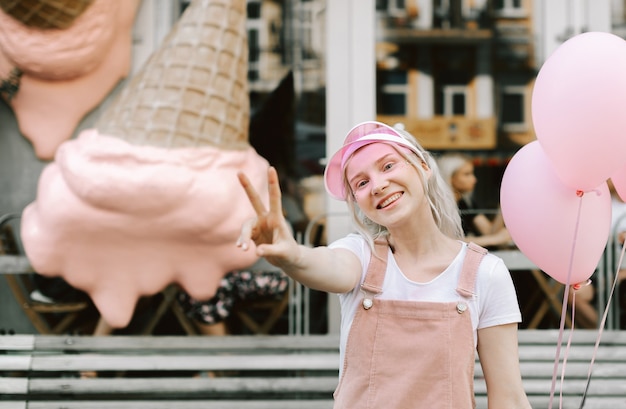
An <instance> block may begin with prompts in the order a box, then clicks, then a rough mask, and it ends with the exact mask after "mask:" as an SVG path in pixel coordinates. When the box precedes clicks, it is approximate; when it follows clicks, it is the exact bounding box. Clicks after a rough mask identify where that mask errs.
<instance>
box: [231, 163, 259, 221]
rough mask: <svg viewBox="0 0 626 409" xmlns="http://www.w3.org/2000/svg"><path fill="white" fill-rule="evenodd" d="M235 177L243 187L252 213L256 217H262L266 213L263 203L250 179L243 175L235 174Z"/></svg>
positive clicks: (241, 173) (240, 173)
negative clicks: (254, 213)
mask: <svg viewBox="0 0 626 409" xmlns="http://www.w3.org/2000/svg"><path fill="white" fill-rule="evenodd" d="M237 177H238V178H239V183H240V184H241V186H243V189H244V190H245V191H246V195H247V196H248V200H250V203H251V204H252V207H253V208H254V211H255V212H256V214H257V215H259V216H260V215H262V214H264V213H265V212H266V210H265V205H263V201H262V200H261V197H260V196H259V194H258V193H257V191H256V190H255V189H254V186H252V183H250V179H248V177H247V176H246V175H245V174H244V173H243V172H237Z"/></svg>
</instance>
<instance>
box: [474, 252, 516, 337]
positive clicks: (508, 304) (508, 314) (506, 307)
mask: <svg viewBox="0 0 626 409" xmlns="http://www.w3.org/2000/svg"><path fill="white" fill-rule="evenodd" d="M481 269H483V270H482V271H481V274H480V275H479V281H478V285H479V290H480V291H479V305H480V314H479V319H478V329H481V328H487V327H493V326H496V325H503V324H511V323H515V322H521V321H522V314H521V312H520V308H519V302H518V298H517V293H516V291H515V286H514V284H513V279H512V278H511V273H510V272H509V269H508V268H507V267H506V266H505V265H504V262H503V261H502V259H500V258H498V257H495V256H493V255H487V256H486V259H485V260H483V263H481Z"/></svg>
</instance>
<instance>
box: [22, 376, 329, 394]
mask: <svg viewBox="0 0 626 409" xmlns="http://www.w3.org/2000/svg"><path fill="white" fill-rule="evenodd" d="M336 386H337V377H336V376H315V377H310V378H306V379H303V378H297V377H285V378H280V377H266V378H264V377H241V378H237V377H226V378H190V377H186V378H92V379H80V378H58V379H56V378H55V379H45V378H44V379H32V380H31V381H30V384H29V393H30V394H32V395H33V396H36V395H47V394H60V395H68V394H69V395H74V394H81V395H85V394H97V395H102V396H104V395H113V396H120V395H124V396H132V395H146V394H154V393H155V391H158V393H159V394H160V395H168V396H175V395H183V396H187V397H191V396H190V394H193V396H194V397H198V396H199V395H201V396H205V397H207V396H211V397H218V396H226V395H231V396H232V395H234V394H241V395H243V396H246V397H250V396H253V395H255V394H256V395H258V394H281V395H284V394H289V393H302V394H307V395H310V394H320V395H326V396H327V397H328V398H330V397H331V396H332V392H333V391H334V390H335V388H336Z"/></svg>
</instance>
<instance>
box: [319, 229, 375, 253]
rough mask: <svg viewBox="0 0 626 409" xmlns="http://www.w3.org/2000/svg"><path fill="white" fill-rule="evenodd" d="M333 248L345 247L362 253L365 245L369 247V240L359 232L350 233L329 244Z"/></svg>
mask: <svg viewBox="0 0 626 409" xmlns="http://www.w3.org/2000/svg"><path fill="white" fill-rule="evenodd" d="M328 247H329V248H331V249H337V248H345V249H348V250H352V251H354V252H356V253H361V252H362V251H363V250H362V249H363V248H364V247H367V240H365V237H363V235H361V234H359V233H350V234H348V235H347V236H344V237H341V238H339V239H337V240H335V241H333V242H332V243H330V244H329V245H328Z"/></svg>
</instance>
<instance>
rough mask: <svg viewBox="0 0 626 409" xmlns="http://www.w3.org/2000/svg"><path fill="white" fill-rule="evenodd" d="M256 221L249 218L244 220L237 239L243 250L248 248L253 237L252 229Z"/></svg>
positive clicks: (238, 245)
mask: <svg viewBox="0 0 626 409" xmlns="http://www.w3.org/2000/svg"><path fill="white" fill-rule="evenodd" d="M256 223H257V220H256V219H249V220H246V221H245V222H243V224H242V225H241V233H239V238H238V239H237V247H241V248H242V250H248V248H249V247H250V240H251V239H252V229H253V228H254V226H255V225H256Z"/></svg>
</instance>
